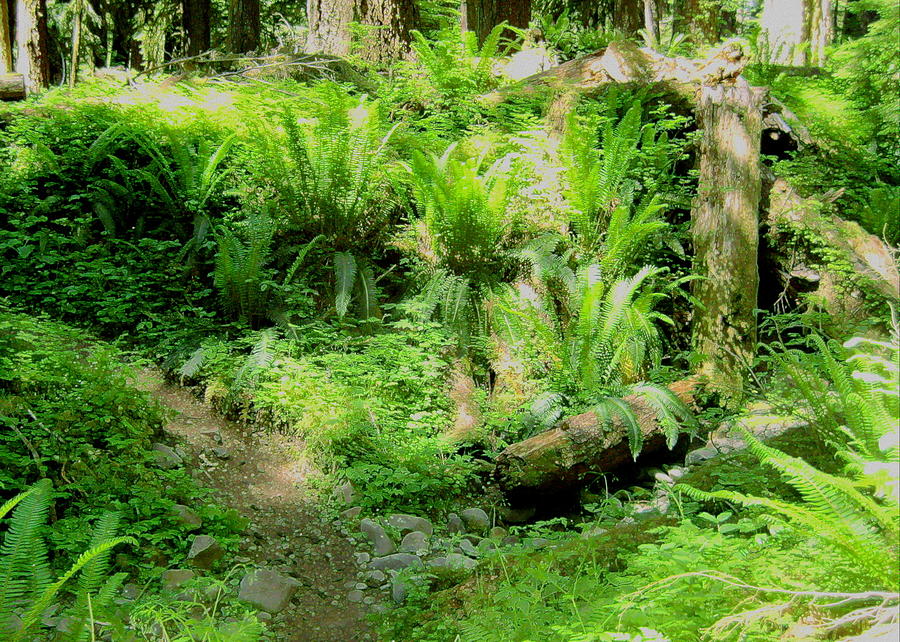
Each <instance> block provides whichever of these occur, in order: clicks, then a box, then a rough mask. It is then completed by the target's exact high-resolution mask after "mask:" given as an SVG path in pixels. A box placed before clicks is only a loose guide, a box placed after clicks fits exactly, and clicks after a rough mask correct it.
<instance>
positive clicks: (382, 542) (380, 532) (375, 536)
mask: <svg viewBox="0 0 900 642" xmlns="http://www.w3.org/2000/svg"><path fill="white" fill-rule="evenodd" d="M359 530H360V531H362V532H363V533H365V534H366V536H367V537H368V538H369V541H370V542H372V548H373V549H374V551H375V555H377V556H378V557H382V556H384V555H390V554H391V553H393V552H394V551H396V550H397V547H396V545H395V544H394V542H393V541H391V538H390V537H388V535H387V533H385V532H384V529H383V528H382V527H381V526H380V525H379V524H376V523H375V522H373V521H372V520H371V519H364V520H362V521H361V522H360V523H359Z"/></svg>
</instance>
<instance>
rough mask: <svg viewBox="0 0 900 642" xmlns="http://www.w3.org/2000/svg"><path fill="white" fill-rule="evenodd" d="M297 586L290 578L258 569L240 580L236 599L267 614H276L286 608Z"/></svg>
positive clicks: (297, 583)
mask: <svg viewBox="0 0 900 642" xmlns="http://www.w3.org/2000/svg"><path fill="white" fill-rule="evenodd" d="M299 585H300V582H298V581H297V580H295V579H294V578H292V577H287V576H285V575H281V574H279V573H276V572H275V571H270V570H269V569H265V568H259V569H256V570H255V571H251V572H249V573H247V574H246V575H245V576H244V578H243V579H242V580H241V584H240V588H239V589H238V599H239V600H241V601H242V602H246V603H247V604H249V605H250V606H253V607H255V608H257V609H260V610H263V611H266V612H267V613H278V612H279V611H283V610H284V609H285V608H286V607H287V605H288V604H289V603H290V601H291V598H292V597H293V596H294V593H295V592H296V590H297V587H298V586H299Z"/></svg>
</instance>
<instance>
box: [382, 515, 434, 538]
mask: <svg viewBox="0 0 900 642" xmlns="http://www.w3.org/2000/svg"><path fill="white" fill-rule="evenodd" d="M387 523H388V525H389V526H392V527H393V528H396V529H397V530H398V531H400V532H401V533H404V534H405V533H408V532H411V531H421V532H423V533H425V534H426V535H432V534H434V526H432V524H431V522H430V521H428V520H427V519H425V518H424V517H416V516H415V515H401V514H398V513H395V514H393V515H388V518H387Z"/></svg>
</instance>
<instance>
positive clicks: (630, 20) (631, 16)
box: [613, 0, 645, 36]
mask: <svg viewBox="0 0 900 642" xmlns="http://www.w3.org/2000/svg"><path fill="white" fill-rule="evenodd" d="M644 4H645V2H644V0H615V3H614V4H613V27H615V28H616V29H618V30H619V31H621V32H622V33H625V34H627V35H629V36H633V35H635V34H636V33H637V32H638V31H640V29H641V28H642V27H643V26H644Z"/></svg>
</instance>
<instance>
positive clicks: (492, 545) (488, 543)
mask: <svg viewBox="0 0 900 642" xmlns="http://www.w3.org/2000/svg"><path fill="white" fill-rule="evenodd" d="M477 548H478V554H479V555H484V554H485V553H490V552H491V551H496V550H497V542H495V541H494V540H490V539H483V540H481V541H480V542H478V547H477Z"/></svg>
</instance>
